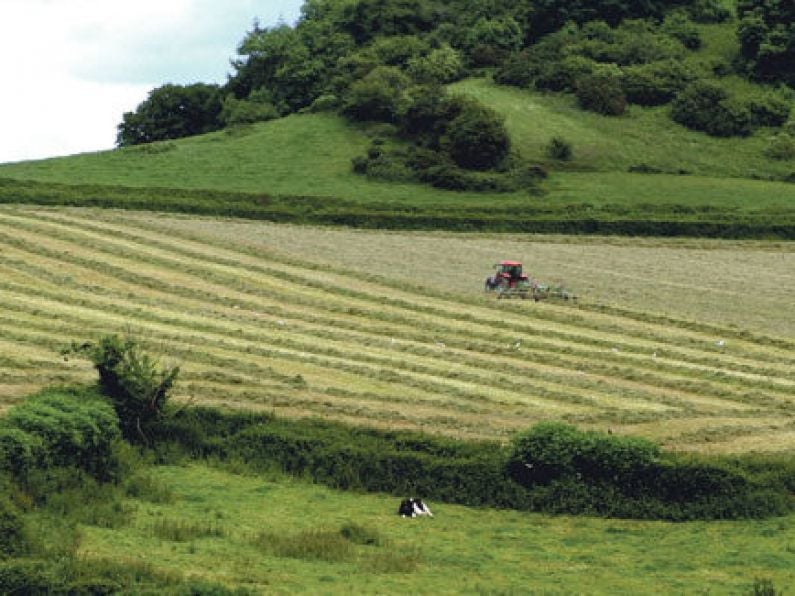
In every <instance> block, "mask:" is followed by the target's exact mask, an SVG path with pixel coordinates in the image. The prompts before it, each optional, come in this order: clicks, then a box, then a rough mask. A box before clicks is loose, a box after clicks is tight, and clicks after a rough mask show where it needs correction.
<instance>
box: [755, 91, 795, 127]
mask: <svg viewBox="0 0 795 596" xmlns="http://www.w3.org/2000/svg"><path fill="white" fill-rule="evenodd" d="M748 109H749V110H750V111H751V119H752V121H753V124H754V125H755V126H783V125H784V124H785V123H786V122H787V120H789V114H790V112H791V111H792V104H791V103H790V101H788V100H786V99H784V98H782V97H779V96H776V95H773V94H767V95H763V96H761V97H754V98H752V99H750V100H749V101H748Z"/></svg>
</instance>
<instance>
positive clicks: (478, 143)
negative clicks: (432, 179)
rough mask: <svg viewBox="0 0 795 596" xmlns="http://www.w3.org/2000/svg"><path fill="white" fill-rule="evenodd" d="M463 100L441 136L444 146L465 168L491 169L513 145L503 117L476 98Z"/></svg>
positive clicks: (458, 163) (441, 142) (455, 160)
mask: <svg viewBox="0 0 795 596" xmlns="http://www.w3.org/2000/svg"><path fill="white" fill-rule="evenodd" d="M462 104H463V105H462V109H461V111H460V112H459V114H458V115H457V116H456V117H455V118H454V119H453V120H452V121H451V122H450V124H449V126H448V127H447V128H446V130H445V134H444V136H443V137H442V138H441V139H440V146H441V148H442V149H443V150H444V151H445V152H446V153H447V154H448V155H449V156H450V157H451V158H452V160H453V161H454V162H455V163H456V164H457V165H458V166H460V167H462V168H466V169H469V170H488V169H491V168H494V167H496V166H497V165H499V164H500V163H501V162H502V160H503V159H505V157H506V156H507V155H508V151H509V150H510V147H511V140H510V137H509V136H508V131H507V130H506V128H505V124H504V119H503V118H502V116H500V115H499V114H497V113H496V112H495V111H494V110H492V109H490V108H488V107H486V106H484V105H482V104H480V103H478V102H476V101H472V100H466V101H463V102H462Z"/></svg>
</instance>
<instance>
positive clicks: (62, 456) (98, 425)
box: [0, 389, 120, 480]
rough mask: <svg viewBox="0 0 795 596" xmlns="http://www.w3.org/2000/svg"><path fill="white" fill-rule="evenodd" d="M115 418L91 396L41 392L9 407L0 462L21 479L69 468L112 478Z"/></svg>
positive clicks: (0, 433) (65, 391)
mask: <svg viewBox="0 0 795 596" xmlns="http://www.w3.org/2000/svg"><path fill="white" fill-rule="evenodd" d="M119 438H120V434H119V419H118V417H117V416H116V413H115V412H114V411H113V408H112V407H111V406H110V404H108V403H107V402H106V401H105V400H104V399H102V397H101V396H99V395H97V394H96V392H93V391H91V390H86V389H82V390H79V389H75V390H68V389H63V390H58V389H52V390H45V391H43V392H42V393H40V394H38V395H34V396H32V397H30V398H28V399H27V400H25V401H24V402H23V403H21V404H19V405H17V406H15V407H13V408H11V410H10V411H9V412H8V414H7V415H6V417H5V419H4V420H3V421H2V425H1V426H0V457H2V458H3V460H4V463H5V465H6V468H7V469H10V470H12V471H13V472H14V473H16V474H17V475H18V476H19V477H24V476H25V475H27V474H28V473H29V472H31V471H32V470H33V469H35V468H46V467H49V466H69V467H75V468H79V469H81V470H83V471H85V472H87V473H89V474H91V475H92V476H94V477H96V478H98V479H101V480H106V479H110V478H113V477H114V476H115V474H116V468H117V465H116V464H117V462H116V456H115V445H116V442H117V441H118V440H119Z"/></svg>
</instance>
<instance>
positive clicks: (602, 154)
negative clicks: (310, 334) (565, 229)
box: [0, 79, 795, 215]
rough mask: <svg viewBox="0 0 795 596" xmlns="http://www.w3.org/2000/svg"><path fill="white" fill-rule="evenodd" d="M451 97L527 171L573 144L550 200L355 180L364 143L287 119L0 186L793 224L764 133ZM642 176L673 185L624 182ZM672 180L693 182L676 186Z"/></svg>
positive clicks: (121, 153)
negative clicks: (585, 209)
mask: <svg viewBox="0 0 795 596" xmlns="http://www.w3.org/2000/svg"><path fill="white" fill-rule="evenodd" d="M453 91H454V92H457V93H466V94H470V95H474V96H476V97H478V98H480V99H481V100H483V101H484V102H485V103H487V104H488V105H490V106H492V107H493V108H495V109H496V110H498V111H499V112H501V113H503V114H504V115H505V116H506V118H507V125H508V127H509V130H510V131H511V135H512V138H513V142H514V146H515V147H516V148H517V149H518V150H519V151H520V153H521V154H522V155H523V156H524V157H525V158H526V159H528V160H530V161H531V162H547V161H548V160H547V158H546V157H545V155H544V147H545V146H546V144H547V143H548V142H549V140H550V139H551V138H552V137H553V136H563V137H565V138H567V139H568V140H569V141H570V142H571V143H573V145H574V151H575V159H574V161H573V162H571V163H570V164H566V165H565V166H563V165H561V164H549V165H550V167H551V168H552V170H553V175H552V177H551V178H550V180H549V181H548V183H547V184H546V185H545V188H546V190H547V191H548V194H546V195H545V196H543V197H541V198H539V197H528V196H527V193H525V192H520V193H508V194H499V195H489V194H483V193H466V192H465V193H454V192H449V191H442V190H437V189H434V188H431V187H429V186H424V185H416V184H389V183H384V182H376V181H371V180H368V179H366V178H364V177H362V176H357V175H355V174H354V173H353V172H352V171H351V159H352V158H353V157H355V156H357V155H362V154H363V153H364V152H365V151H366V148H367V146H368V144H369V142H370V137H371V134H372V131H370V130H368V128H367V127H363V128H362V127H359V128H357V127H352V126H350V125H348V124H346V123H345V121H344V120H342V119H340V118H339V117H337V116H333V115H329V114H301V115H294V116H290V117H288V118H284V119H281V120H276V121H272V122H268V123H264V124H258V125H255V126H251V127H249V128H244V129H230V130H227V131H221V132H217V133H212V134H209V135H203V136H198V137H192V138H187V139H181V140H179V141H174V142H171V141H168V142H163V143H155V144H153V145H146V146H138V147H130V148H127V149H123V150H116V151H108V152H101V153H91V154H83V155H77V156H71V157H64V158H56V159H49V160H42V161H36V162H23V163H17V164H4V165H0V178H9V179H16V180H35V181H42V182H58V183H67V184H78V183H79V184H100V185H120V186H126V187H165V188H181V189H213V190H223V191H241V192H247V193H269V194H273V195H289V196H314V197H325V198H329V199H340V200H345V201H353V202H354V203H357V204H364V205H367V204H379V205H385V206H391V207H392V208H393V209H395V210H398V211H399V210H405V209H412V208H415V209H428V208H434V209H446V210H448V211H449V210H456V209H459V208H462V207H479V208H482V207H483V205H484V204H488V205H493V206H495V207H511V206H516V207H522V206H528V205H529V206H537V205H540V206H545V207H560V206H565V205H569V204H588V205H593V206H596V207H603V206H614V205H618V206H623V207H624V208H627V207H633V208H634V207H643V206H647V205H657V206H665V205H669V206H670V205H677V206H685V207H690V208H703V207H705V206H706V207H709V208H711V209H712V210H714V211H716V212H725V211H727V210H729V211H733V210H737V209H739V210H740V212H741V213H746V212H750V213H755V214H759V215H765V214H767V215H771V214H772V215H775V214H782V213H789V214H791V212H792V211H793V210H794V209H795V207H793V205H795V185H793V184H788V183H784V182H771V181H769V180H767V179H768V178H771V177H772V178H780V177H782V176H786V175H789V174H791V173H792V172H793V170H795V166H794V165H793V164H792V163H791V162H788V161H776V160H768V159H765V158H764V157H763V156H762V153H761V151H762V148H763V147H764V144H765V143H766V142H767V141H766V140H767V136H768V135H769V131H759V132H757V133H756V134H755V135H753V136H752V137H750V138H748V139H715V138H711V137H708V136H707V135H703V134H700V133H693V132H690V131H687V130H686V129H684V128H682V127H680V126H677V125H675V124H674V123H673V122H671V121H670V119H669V118H668V117H667V115H666V114H665V113H664V110H665V108H659V109H644V108H636V107H633V109H632V110H630V112H629V114H628V115H626V116H624V117H621V118H610V117H605V116H600V115H596V114H591V113H587V112H583V111H581V110H579V109H577V108H576V107H575V106H574V104H573V101H572V100H571V98H569V97H568V96H559V95H547V94H541V93H536V92H531V91H523V90H517V89H513V88H509V87H500V86H496V85H493V84H491V83H489V82H488V81H487V80H485V79H469V80H467V81H464V82H462V83H459V84H456V85H455V86H454V87H453ZM639 164H646V165H649V166H653V167H656V168H658V169H660V170H662V171H663V172H669V173H668V174H654V175H650V174H633V173H628V172H627V170H628V168H630V167H631V166H636V165H639ZM680 170H684V171H687V172H689V173H690V174H691V175H685V176H683V175H676V172H679V171H680ZM752 178H762V180H758V179H752Z"/></svg>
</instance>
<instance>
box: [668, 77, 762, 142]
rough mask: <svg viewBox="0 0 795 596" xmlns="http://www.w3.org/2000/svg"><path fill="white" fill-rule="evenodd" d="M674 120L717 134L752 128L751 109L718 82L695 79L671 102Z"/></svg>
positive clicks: (740, 133)
mask: <svg viewBox="0 0 795 596" xmlns="http://www.w3.org/2000/svg"><path fill="white" fill-rule="evenodd" d="M671 117H672V118H673V119H674V121H676V122H679V123H680V124H683V125H684V126H687V127H688V128H692V129H694V130H701V131H704V132H706V133H707V134H710V135H713V136H717V137H729V136H745V135H748V134H750V132H751V113H750V111H749V109H748V108H747V106H746V105H745V104H742V103H741V102H739V101H737V100H735V99H733V98H732V97H730V96H729V93H728V92H727V91H726V90H725V89H723V88H722V87H721V86H720V85H718V84H717V83H713V82H711V81H703V80H700V81H695V82H693V83H691V84H690V85H688V86H687V87H686V88H685V89H684V90H683V91H682V92H681V93H679V94H678V95H677V96H676V99H675V100H674V102H673V103H672V104H671Z"/></svg>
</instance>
